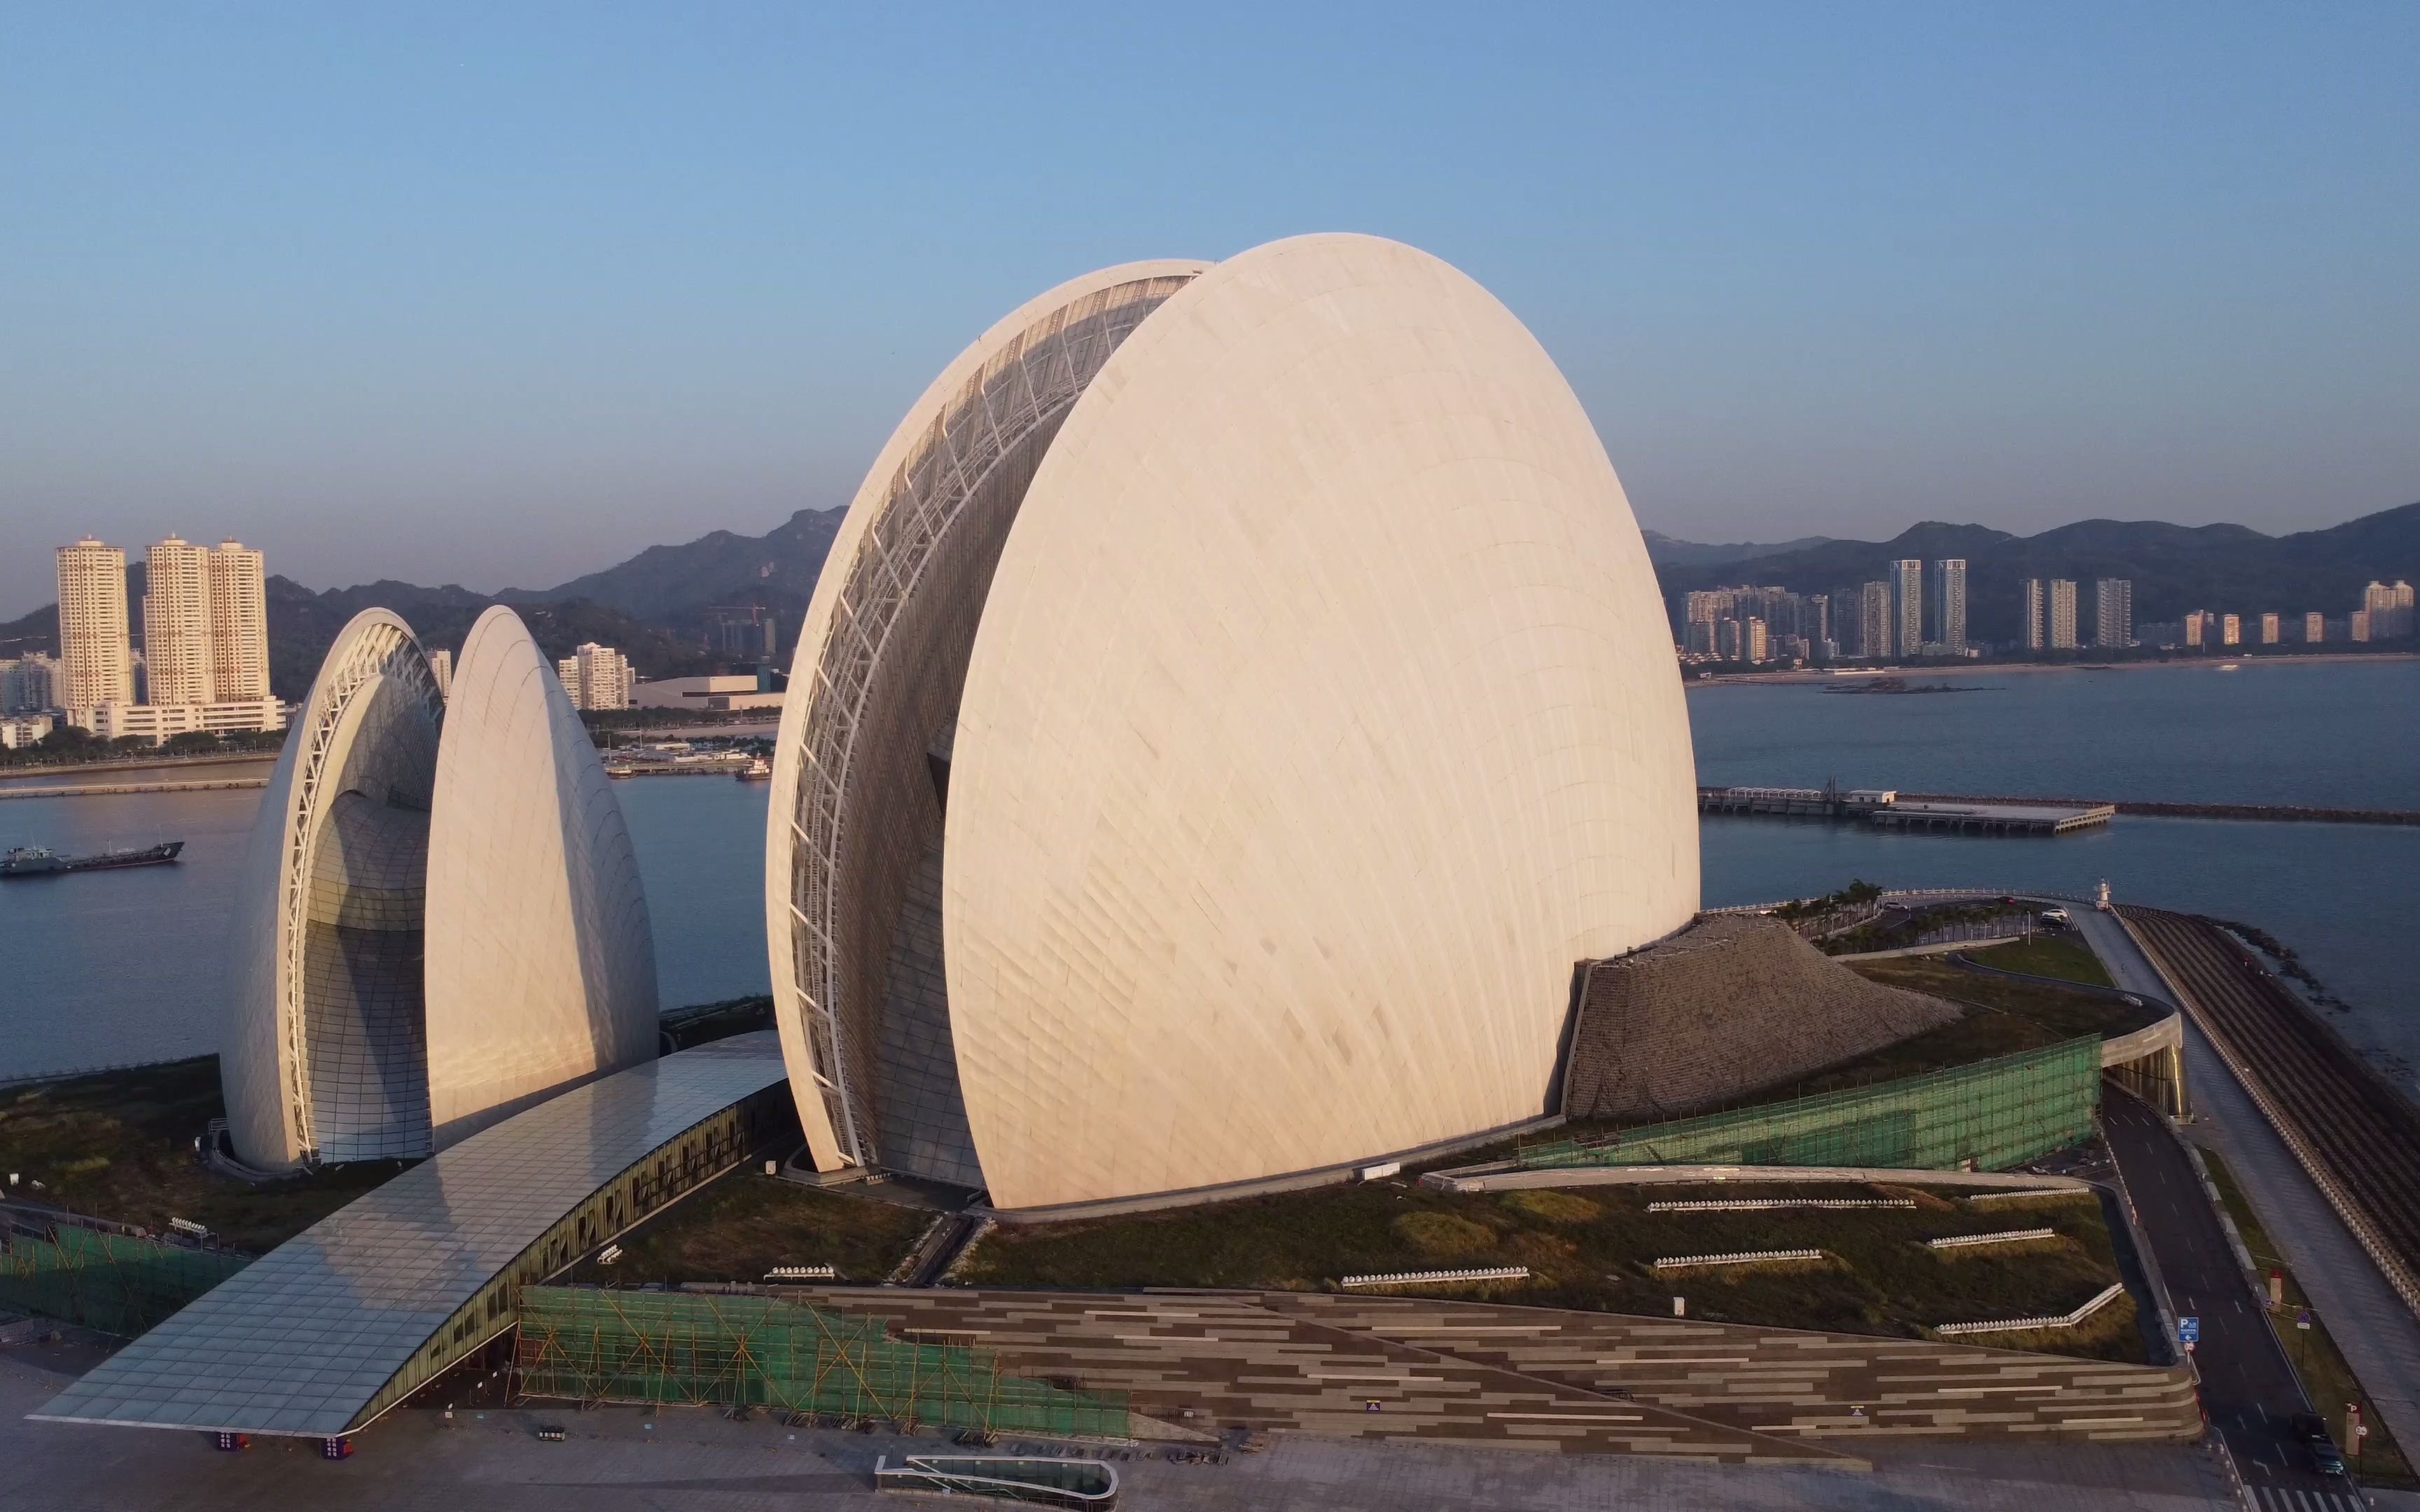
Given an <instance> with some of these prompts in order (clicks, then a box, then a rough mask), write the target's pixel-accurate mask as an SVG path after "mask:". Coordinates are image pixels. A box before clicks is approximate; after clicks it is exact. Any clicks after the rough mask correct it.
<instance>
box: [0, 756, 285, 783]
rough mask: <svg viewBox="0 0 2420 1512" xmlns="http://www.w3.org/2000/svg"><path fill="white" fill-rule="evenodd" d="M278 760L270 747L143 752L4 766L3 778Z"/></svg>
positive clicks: (102, 777)
mask: <svg viewBox="0 0 2420 1512" xmlns="http://www.w3.org/2000/svg"><path fill="white" fill-rule="evenodd" d="M276 761H277V752H275V751H273V750H266V751H261V752H259V753H258V754H256V755H240V756H237V755H228V754H226V753H225V752H216V751H214V752H211V753H209V754H208V755H202V756H143V757H137V758H136V759H134V760H132V761H108V762H54V763H53V764H50V765H47V766H21V767H14V768H7V767H0V782H22V781H26V780H29V779H40V778H70V779H77V780H79V781H86V782H105V781H107V780H109V779H110V775H111V774H112V773H116V772H151V771H159V770H161V769H163V768H173V769H175V770H178V771H186V770H189V769H192V768H195V767H206V766H242V767H253V766H260V765H264V764H270V765H273V764H275V763H276ZM230 775H237V774H230ZM240 775H242V776H246V777H250V776H253V775H255V774H253V773H251V772H248V771H247V772H245V773H242V774H240Z"/></svg>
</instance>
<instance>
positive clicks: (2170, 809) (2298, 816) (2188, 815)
mask: <svg viewBox="0 0 2420 1512" xmlns="http://www.w3.org/2000/svg"><path fill="white" fill-rule="evenodd" d="M1900 799H1901V801H1914V802H1917V803H1992V804H2003V803H2005V804H2024V805H2027V806H2032V807H2040V808H2058V809H2064V808H2077V807H2083V806H2086V805H2093V806H2100V805H2106V806H2107V807H2109V808H2111V809H2114V810H2117V811H2118V812H2119V813H2121V814H2141V815H2143V816H2145V817H2146V818H2160V819H2250V820H2258V821H2262V822H2266V823H2272V824H2275V823H2285V824H2319V825H2420V809H2322V808H2314V807H2311V806H2309V805H2306V804H2292V803H2146V802H2141V801H2138V800H2134V799H2128V798H2041V797H2018V796H2012V795H1976V794H1967V793H1901V794H1900Z"/></svg>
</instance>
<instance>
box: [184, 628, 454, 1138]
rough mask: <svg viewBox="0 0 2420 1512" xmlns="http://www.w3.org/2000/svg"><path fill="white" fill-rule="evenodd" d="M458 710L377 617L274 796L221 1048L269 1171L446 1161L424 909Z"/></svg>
mask: <svg viewBox="0 0 2420 1512" xmlns="http://www.w3.org/2000/svg"><path fill="white" fill-rule="evenodd" d="M444 713H445V701H444V699H443V698H442V696H441V695H440V694H439V693H438V691H437V684H436V680H435V679H434V677H432V676H431V675H430V672H429V670H428V659H427V656H424V655H423V654H422V652H421V648H420V643H419V642H418V641H417V640H413V639H412V634H411V626H410V625H406V624H404V623H403V621H402V620H400V619H398V618H396V616H395V615H393V614H390V613H388V612H387V611H386V610H384V609H365V610H363V611H362V612H361V613H360V614H358V615H356V616H354V618H353V619H352V621H351V622H350V623H349V624H348V625H346V626H345V627H344V629H343V630H341V631H339V632H338V633H337V636H336V640H335V643H334V645H332V646H330V647H329V649H328V656H327V659H326V660H324V661H323V662H321V663H320V666H319V675H318V679H317V680H315V681H314V682H313V683H312V685H311V691H310V693H309V695H308V696H306V697H305V698H304V699H303V701H302V713H301V715H300V717H297V718H296V719H295V720H294V721H293V723H292V724H291V726H290V727H289V729H288V732H287V737H286V748H285V749H284V751H282V752H281V753H280V754H279V756H278V758H277V766H276V769H275V771H274V773H273V774H272V775H271V778H270V779H269V787H268V789H267V790H266V791H265V792H263V793H262V794H261V798H260V808H259V810H258V813H257V816H256V818H255V819H254V821H253V828H252V841H251V848H250V851H249V853H248V855H247V856H246V857H245V861H244V872H243V879H242V882H241V884H240V891H239V893H238V896H237V900H236V918H235V932H234V942H235V943H234V954H233V962H232V966H233V970H232V978H233V980H232V981H231V983H230V985H231V988H232V991H231V993H230V995H229V1011H230V1014H231V1017H230V1019H229V1021H228V1023H227V1026H226V1031H225V1039H224V1041H223V1043H222V1045H221V1049H220V1054H219V1077H220V1082H221V1085H222V1087H223V1088H224V1091H225V1097H226V1111H227V1127H228V1134H229V1136H230V1138H231V1139H232V1140H233V1141H234V1144H235V1149H236V1153H237V1154H238V1155H239V1156H240V1158H241V1159H242V1160H244V1161H245V1162H247V1163H249V1164H251V1165H255V1166H258V1167H260V1168H262V1169H265V1170H278V1169H284V1168H286V1167H287V1166H291V1165H296V1164H298V1163H300V1162H302V1160H304V1159H305V1158H306V1157H308V1158H313V1159H318V1160H322V1161H329V1162H335V1161H348V1160H367V1159H380V1158H387V1159H400V1158H409V1157H411V1156H417V1155H426V1154H427V1153H429V1149H430V1147H429V1140H428V1072H427V1052H426V1049H425V1045H424V1041H423V1026H424V1019H423V1015H422V1012H421V969H420V967H421V950H422V944H423V936H422V920H421V914H422V899H423V888H424V877H425V872H426V868H427V851H428V809H429V800H430V796H431V795H432V793H433V792H434V790H435V787H436V780H437V748H438V743H439V739H440V735H439V730H440V726H441V725H442V721H443V719H444Z"/></svg>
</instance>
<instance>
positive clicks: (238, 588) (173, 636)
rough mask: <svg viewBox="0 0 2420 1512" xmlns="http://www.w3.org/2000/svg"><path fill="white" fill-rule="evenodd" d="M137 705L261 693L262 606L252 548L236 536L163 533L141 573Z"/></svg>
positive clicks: (250, 697) (265, 683)
mask: <svg viewBox="0 0 2420 1512" xmlns="http://www.w3.org/2000/svg"><path fill="white" fill-rule="evenodd" d="M144 579H145V588H144V594H143V671H144V699H143V702H145V703H146V704H148V705H150V706H152V707H155V708H173V707H177V706H179V705H183V704H193V703H203V704H208V703H236V702H252V701H256V700H259V699H264V698H267V697H268V696H269V611H268V597H267V591H266V580H265V579H264V578H263V577H262V574H261V560H260V553H259V552H257V551H255V550H251V549H249V548H246V547H245V546H243V544H242V543H240V542H238V541H226V542H223V543H222V544H220V545H218V546H216V547H207V546H195V545H194V544H193V543H192V542H190V541H187V540H184V539H182V538H181V537H178V536H174V535H172V536H170V537H168V538H167V539H166V540H164V541H161V542H159V543H157V544H156V545H154V546H153V547H152V548H151V550H150V554H149V558H148V562H147V566H146V569H145V573H144Z"/></svg>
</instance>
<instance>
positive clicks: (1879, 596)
mask: <svg viewBox="0 0 2420 1512" xmlns="http://www.w3.org/2000/svg"><path fill="white" fill-rule="evenodd" d="M1857 655H1858V656H1863V657H1865V658H1866V659H1867V660H1869V661H1888V660H1889V659H1890V658H1891V657H1892V656H1896V655H1898V642H1897V640H1895V639H1894V638H1893V636H1892V635H1891V585H1890V584H1889V583H1886V582H1871V583H1868V584H1866V585H1865V586H1864V587H1862V588H1860V589H1858V590H1857Z"/></svg>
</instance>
